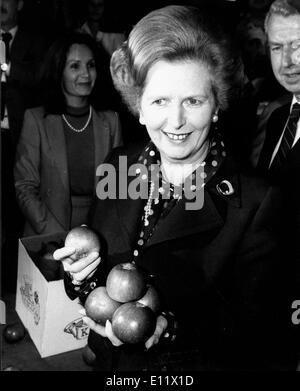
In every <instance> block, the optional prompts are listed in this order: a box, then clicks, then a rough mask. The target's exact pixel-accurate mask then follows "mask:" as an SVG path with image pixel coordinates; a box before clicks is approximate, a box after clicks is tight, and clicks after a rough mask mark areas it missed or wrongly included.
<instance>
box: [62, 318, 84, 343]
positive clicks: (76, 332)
mask: <svg viewBox="0 0 300 391" xmlns="http://www.w3.org/2000/svg"><path fill="white" fill-rule="evenodd" d="M64 332H65V333H67V334H72V335H73V337H74V338H75V339H85V338H87V337H88V335H89V327H88V326H87V325H86V324H85V323H84V322H83V320H82V318H78V319H75V320H73V321H72V322H70V323H69V324H68V325H67V326H66V327H65V328H64Z"/></svg>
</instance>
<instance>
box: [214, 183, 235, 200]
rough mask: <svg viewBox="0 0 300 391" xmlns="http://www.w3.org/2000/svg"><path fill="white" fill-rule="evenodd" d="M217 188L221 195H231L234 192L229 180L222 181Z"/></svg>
mask: <svg viewBox="0 0 300 391" xmlns="http://www.w3.org/2000/svg"><path fill="white" fill-rule="evenodd" d="M216 188H217V190H218V192H219V193H220V194H221V195H225V196H229V195H231V194H233V193H234V188H233V186H232V184H231V183H230V182H229V181H227V180H224V181H222V182H220V183H219V184H218V185H217V186H216Z"/></svg>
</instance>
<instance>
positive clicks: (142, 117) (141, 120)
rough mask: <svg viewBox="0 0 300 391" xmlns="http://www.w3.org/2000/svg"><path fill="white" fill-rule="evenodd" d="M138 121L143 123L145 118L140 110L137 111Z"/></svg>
mask: <svg viewBox="0 0 300 391" xmlns="http://www.w3.org/2000/svg"><path fill="white" fill-rule="evenodd" d="M139 122H140V124H141V125H145V119H144V116H143V113H142V111H141V110H140V112H139Z"/></svg>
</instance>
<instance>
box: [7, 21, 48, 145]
mask: <svg viewBox="0 0 300 391" xmlns="http://www.w3.org/2000/svg"><path fill="white" fill-rule="evenodd" d="M45 51H46V44H45V41H44V40H43V39H42V38H41V37H40V36H36V35H33V34H32V33H29V32H27V31H24V30H22V29H21V28H19V29H18V30H17V33H16V35H15V38H14V40H13V42H12V45H11V49H10V59H11V68H10V74H9V76H8V77H7V82H6V106H7V112H8V119H9V126H10V130H11V132H10V134H11V137H12V140H11V141H12V143H13V145H14V146H15V145H16V144H17V141H18V138H19V135H20V131H21V128H22V123H23V117H24V112H25V110H26V109H27V108H29V107H34V106H37V105H38V104H39V99H38V89H37V77H38V73H39V70H40V65H41V62H42V59H43V55H44V53H45Z"/></svg>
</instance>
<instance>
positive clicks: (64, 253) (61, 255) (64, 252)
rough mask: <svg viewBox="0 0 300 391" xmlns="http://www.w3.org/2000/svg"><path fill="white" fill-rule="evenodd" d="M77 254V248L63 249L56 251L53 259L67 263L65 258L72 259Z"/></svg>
mask: <svg viewBox="0 0 300 391" xmlns="http://www.w3.org/2000/svg"><path fill="white" fill-rule="evenodd" d="M75 252H76V249H75V248H72V247H62V248H59V249H57V250H55V251H54V253H53V258H54V259H55V260H56V261H65V260H66V259H65V258H68V257H70V256H71V255H73V254H74V253H75Z"/></svg>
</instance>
